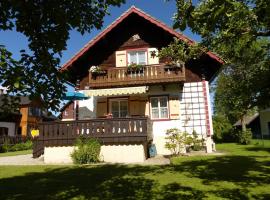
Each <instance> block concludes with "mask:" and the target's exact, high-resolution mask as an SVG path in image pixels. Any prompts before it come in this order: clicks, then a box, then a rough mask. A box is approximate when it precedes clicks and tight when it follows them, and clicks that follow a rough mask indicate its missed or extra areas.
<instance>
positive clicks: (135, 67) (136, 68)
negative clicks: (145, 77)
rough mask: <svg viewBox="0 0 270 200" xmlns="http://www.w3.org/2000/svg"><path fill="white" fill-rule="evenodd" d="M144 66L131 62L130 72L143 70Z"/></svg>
mask: <svg viewBox="0 0 270 200" xmlns="http://www.w3.org/2000/svg"><path fill="white" fill-rule="evenodd" d="M143 68H144V65H140V64H136V63H131V64H130V65H128V72H142V69H143Z"/></svg>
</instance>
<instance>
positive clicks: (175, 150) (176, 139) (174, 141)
mask: <svg viewBox="0 0 270 200" xmlns="http://www.w3.org/2000/svg"><path fill="white" fill-rule="evenodd" d="M166 135H167V136H166V138H165V139H166V140H167V141H166V143H165V148H167V149H169V150H170V151H171V152H172V154H173V155H178V154H179V153H180V152H181V150H182V149H183V148H185V134H183V133H181V131H180V130H179V129H177V128H171V129H168V130H167V131H166Z"/></svg>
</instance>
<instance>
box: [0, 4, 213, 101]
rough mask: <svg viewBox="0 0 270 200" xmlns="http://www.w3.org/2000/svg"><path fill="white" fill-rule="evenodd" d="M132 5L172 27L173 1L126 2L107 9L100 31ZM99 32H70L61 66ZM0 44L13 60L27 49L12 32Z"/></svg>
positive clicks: (0, 36) (21, 38) (4, 34)
mask: <svg viewBox="0 0 270 200" xmlns="http://www.w3.org/2000/svg"><path fill="white" fill-rule="evenodd" d="M194 2H196V1H194ZM132 5H134V6H136V7H137V8H139V9H141V10H143V11H144V12H146V13H148V14H150V15H151V16H153V17H155V18H156V19H158V20H160V21H162V22H164V23H165V24H167V25H169V26H170V27H172V25H173V19H172V18H173V15H174V13H175V12H176V4H175V1H174V0H170V1H166V0H126V3H125V4H123V5H122V6H120V7H111V8H110V9H109V12H110V15H108V16H105V18H104V23H103V28H102V29H101V30H103V29H105V28H106V27H107V26H108V25H110V24H111V23H112V22H113V21H114V20H115V19H116V18H118V17H119V16H120V15H121V14H122V13H123V12H125V11H126V10H127V9H129V8H130V7H131V6H132ZM101 30H95V29H93V30H92V32H91V33H85V34H84V35H81V34H80V33H78V32H76V31H71V32H70V39H69V40H68V41H67V50H65V51H63V56H62V58H61V64H64V63H65V62H66V61H68V60H69V59H70V58H71V57H72V56H73V55H74V54H75V53H76V52H78V51H79V50H80V49H81V48H82V47H83V46H84V45H85V44H86V43H87V42H88V41H89V40H91V39H92V38H93V37H95V36H96V35H97V34H98V33H99V32H100V31H101ZM183 33H184V34H185V35H186V36H188V37H189V38H191V39H193V40H195V41H200V37H199V36H198V35H195V34H193V33H192V32H191V31H190V30H186V31H184V32H183ZM0 44H1V45H5V46H6V47H7V49H8V50H9V51H11V52H13V57H14V58H15V59H19V58H20V50H21V49H26V50H27V49H28V48H27V45H28V41H27V38H26V37H25V36H24V35H23V34H21V33H17V32H16V31H14V30H13V31H0ZM68 90H69V91H71V90H72V88H70V87H69V89H68ZM212 96H213V95H211V97H212Z"/></svg>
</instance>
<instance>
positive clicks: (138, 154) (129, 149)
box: [44, 144, 146, 164]
mask: <svg viewBox="0 0 270 200" xmlns="http://www.w3.org/2000/svg"><path fill="white" fill-rule="evenodd" d="M73 151H74V147H73V146H68V147H45V150H44V163H46V164H50V163H51V164H52V163H53V164H61V163H62V164H64V163H72V159H71V156H70V155H71V153H72V152H73ZM145 159H146V157H145V150H144V147H143V145H142V144H140V145H139V144H138V145H102V146H101V152H100V160H101V161H104V162H109V163H140V162H143V161H145Z"/></svg>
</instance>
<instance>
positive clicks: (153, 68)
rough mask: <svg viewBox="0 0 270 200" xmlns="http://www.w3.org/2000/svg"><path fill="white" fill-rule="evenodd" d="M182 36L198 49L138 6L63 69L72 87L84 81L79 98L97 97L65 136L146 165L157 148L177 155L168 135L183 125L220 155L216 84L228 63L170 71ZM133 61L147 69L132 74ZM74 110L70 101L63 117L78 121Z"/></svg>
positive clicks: (207, 59)
mask: <svg viewBox="0 0 270 200" xmlns="http://www.w3.org/2000/svg"><path fill="white" fill-rule="evenodd" d="M174 37H177V38H179V39H180V40H184V41H186V42H187V43H189V44H191V43H193V41H192V40H190V39H189V38H187V37H186V36H184V35H183V34H181V33H179V32H176V31H174V30H173V29H171V28H169V27H168V26H166V25H165V24H164V23H162V22H160V21H158V20H156V19H154V18H153V17H151V16H149V15H148V14H146V13H144V12H143V11H141V10H139V9H137V8H135V7H131V8H130V9H129V10H128V11H126V12H125V13H124V14H123V15H121V16H120V17H119V18H118V19H117V20H116V21H115V22H113V23H112V24H111V25H110V26H109V27H107V28H106V29H105V30H104V31H102V32H101V33H100V34H99V35H98V36H97V37H95V38H94V39H93V40H91V41H90V42H89V43H87V44H86V45H85V46H84V47H83V48H82V49H81V50H80V51H79V52H78V53H77V54H76V55H74V57H72V58H71V59H70V60H69V61H68V62H67V63H66V64H64V65H63V66H62V68H61V71H69V72H70V74H72V78H71V80H69V81H70V82H71V83H74V84H75V83H76V81H77V79H79V80H80V86H79V92H81V93H84V94H85V95H87V96H88V97H89V99H87V100H83V101H77V102H78V117H79V119H80V120H84V121H81V122H79V121H77V122H76V123H77V124H79V125H76V127H77V128H74V129H72V130H71V128H72V127H73V124H72V122H65V123H64V122H63V123H62V124H61V130H62V129H63V130H66V129H64V128H67V130H70V131H71V133H73V134H74V131H75V132H76V133H77V134H91V133H93V135H95V137H99V138H101V140H102V141H103V142H104V143H103V144H104V145H103V146H102V149H101V151H102V152H101V154H102V156H103V158H104V160H105V161H109V162H139V161H143V160H144V159H145V156H146V155H147V147H148V145H150V144H154V145H155V146H156V150H157V153H158V154H163V155H166V154H170V152H169V151H168V150H167V149H166V148H165V147H164V146H165V137H166V135H165V132H166V130H167V129H169V128H175V127H176V128H179V129H180V130H182V131H187V132H188V133H190V134H191V133H192V131H193V130H195V131H196V132H197V134H198V135H199V136H201V137H203V138H204V139H205V143H206V146H207V152H212V150H213V148H214V144H213V140H212V135H213V128H212V118H211V110H210V107H211V106H210V96H209V85H208V82H209V81H211V80H212V79H213V78H214V77H215V75H216V74H217V73H218V71H219V69H220V67H221V65H222V63H223V62H222V60H221V59H220V58H219V57H217V56H216V55H215V54H213V53H211V52H208V53H207V54H205V55H203V56H201V58H200V59H197V60H192V61H190V62H188V63H186V65H185V66H183V67H176V66H170V65H167V64H166V63H165V62H166V60H162V59H159V58H158V57H157V55H158V51H159V50H160V49H161V48H162V47H166V46H167V45H168V44H170V43H171V42H172V41H173V38H174ZM132 63H133V64H134V63H135V64H137V65H138V66H139V68H138V69H136V70H135V69H131V68H129V67H128V66H129V65H130V64H132ZM93 66H99V68H98V70H96V69H97V68H96V67H93ZM91 67H92V68H91ZM90 68H91V70H90V71H89V69H90ZM71 110H72V111H71ZM72 112H74V105H73V103H71V102H70V103H69V104H67V105H66V106H65V107H64V108H63V110H62V119H63V120H67V119H71V118H70V116H74V114H72ZM65 113H66V114H65ZM69 113H71V114H69ZM66 115H67V116H68V117H66ZM73 119H74V118H73ZM87 120H88V121H87ZM74 123H75V122H74ZM65 126H66V127H65ZM74 126H75V124H74ZM144 131H145V132H146V131H147V135H146V133H144ZM71 133H68V134H71ZM135 133H136V134H137V135H136V134H135ZM44 134H47V133H44ZM63 134H65V132H63ZM102 134H103V135H102ZM108 135H110V137H109V136H108ZM131 136H132V137H131ZM65 137H66V136H65ZM67 137H69V136H67ZM69 144H70V143H69ZM65 145H68V144H65ZM59 148H64V147H59ZM68 148H69V147H67V148H66V149H65V150H64V149H63V151H61V150H59V149H58V148H49V147H45V155H44V157H45V161H46V160H47V161H48V162H50V161H52V160H54V161H59V159H60V160H64V155H63V154H65V153H66V154H65V155H66V156H67V155H69V153H70V151H71V148H69V149H68ZM59 152H62V153H63V154H60V153H59ZM57 155H58V156H57ZM67 160H68V159H67ZM69 160H70V159H69Z"/></svg>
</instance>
